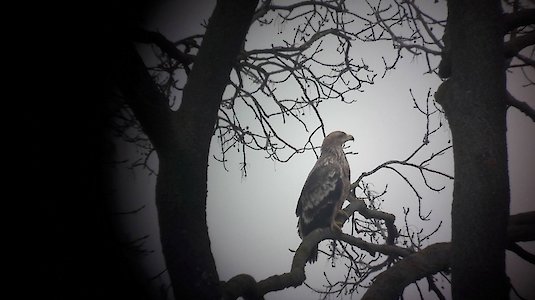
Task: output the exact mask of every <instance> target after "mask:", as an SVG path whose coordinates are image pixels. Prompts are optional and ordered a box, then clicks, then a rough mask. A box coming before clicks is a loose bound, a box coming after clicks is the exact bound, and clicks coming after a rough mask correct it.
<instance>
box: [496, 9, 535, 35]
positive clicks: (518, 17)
mask: <svg viewBox="0 0 535 300" xmlns="http://www.w3.org/2000/svg"><path fill="white" fill-rule="evenodd" d="M503 22H504V33H507V32H509V31H511V30H514V29H516V28H518V27H522V26H527V25H532V24H535V9H533V8H530V9H523V10H519V11H515V12H513V13H508V14H504V16H503Z"/></svg>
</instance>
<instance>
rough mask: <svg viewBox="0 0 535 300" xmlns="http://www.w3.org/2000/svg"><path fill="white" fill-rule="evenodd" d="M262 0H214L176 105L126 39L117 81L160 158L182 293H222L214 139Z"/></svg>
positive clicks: (168, 248) (171, 263)
mask: <svg viewBox="0 0 535 300" xmlns="http://www.w3.org/2000/svg"><path fill="white" fill-rule="evenodd" d="M257 3H258V2H257V1H249V0H239V1H235V0H221V1H218V2H217V5H216V7H215V10H214V12H213V14H212V17H211V18H210V21H209V25H208V27H207V29H206V33H205V35H204V38H203V42H202V45H201V48H200V50H199V52H198V54H197V56H196V58H195V63H194V66H193V69H192V71H191V73H190V74H189V77H188V82H187V84H186V85H185V87H184V91H183V97H182V103H181V106H180V108H179V109H178V111H176V112H174V111H171V110H170V108H169V106H168V100H167V99H166V98H165V97H164V96H163V95H162V94H161V93H160V92H159V91H158V89H157V88H156V86H155V84H154V82H152V79H151V78H150V75H149V74H148V72H147V70H146V68H145V66H144V65H143V62H142V61H141V59H140V58H139V56H138V55H137V53H135V50H134V49H133V46H132V45H126V46H123V47H122V48H123V51H122V53H121V56H120V58H118V61H119V63H120V64H121V70H120V71H119V72H120V75H119V76H118V84H119V87H120V88H121V91H122V92H123V94H124V95H125V98H126V99H127V101H128V104H129V105H130V107H131V108H132V110H133V111H134V113H135V114H136V117H137V118H138V120H139V121H140V123H141V125H142V127H143V130H144V131H145V133H146V134H147V136H148V137H149V138H150V140H151V142H152V144H153V146H154V148H155V149H156V152H157V153H158V158H159V170H158V178H157V184H156V205H157V208H158V218H159V225H160V239H161V242H162V250H163V254H164V257H165V260H166V266H167V271H168V273H169V275H170V278H171V283H172V286H173V291H174V293H175V298H177V299H219V298H220V295H221V292H220V288H219V277H218V274H217V271H216V266H215V261H214V258H213V255H212V252H211V249H210V239H209V236H208V227H207V223H206V196H207V171H208V155H209V150H210V149H209V147H210V141H211V138H212V136H213V133H214V128H215V124H216V121H217V114H218V110H219V106H220V103H221V99H222V95H223V92H224V90H225V87H226V85H227V83H228V80H229V74H230V70H231V68H232V65H233V64H234V63H235V60H236V58H237V57H238V54H239V52H240V49H241V46H242V45H243V43H244V40H245V36H246V33H247V31H248V29H249V25H250V23H251V19H252V16H253V13H254V10H255V8H256V5H257Z"/></svg>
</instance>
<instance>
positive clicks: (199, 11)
mask: <svg viewBox="0 0 535 300" xmlns="http://www.w3.org/2000/svg"><path fill="white" fill-rule="evenodd" d="M213 3H214V2H213V1H184V2H181V1H180V3H179V4H177V2H172V1H168V2H166V3H165V4H164V7H162V9H161V10H160V11H154V12H153V20H154V21H153V23H151V24H148V26H149V27H151V29H157V30H159V31H160V32H161V33H163V34H164V35H166V36H167V37H168V38H169V39H171V40H175V39H179V38H183V37H186V36H189V35H192V34H197V33H200V32H201V31H202V27H201V26H200V23H201V22H203V19H204V20H207V19H208V17H209V15H210V13H211V9H212V7H213ZM175 12H176V13H175ZM253 29H254V28H253ZM253 29H252V30H251V31H250V33H249V36H248V41H249V42H250V43H251V44H253V43H255V42H256V43H259V44H260V43H262V42H266V41H269V40H266V39H268V38H269V30H265V29H263V32H264V33H263V34H261V35H255V34H256V31H254V30H253ZM277 29H278V28H277V26H276V25H274V26H273V31H276V30H277ZM279 29H280V28H279ZM283 29H284V28H283ZM268 43H269V42H268ZM386 47H390V46H385V45H384V44H383V45H379V46H374V45H367V46H366V47H363V48H360V49H358V51H359V52H358V55H359V59H360V57H363V58H364V60H365V61H366V62H368V61H372V62H369V63H370V64H372V65H373V60H376V63H377V62H380V57H378V56H377V54H378V53H385V55H386V53H388V52H389V51H391V49H390V48H386ZM385 49H386V50H385ZM386 57H387V58H388V55H387V56H386ZM377 66H379V65H378V64H377ZM376 71H377V72H379V73H381V72H382V70H381V69H380V68H379V67H377V68H376ZM425 71H426V64H425V61H424V60H423V58H420V59H415V60H413V59H411V58H410V57H409V55H407V57H406V58H405V59H404V60H402V61H401V62H400V64H399V65H398V67H397V68H396V70H393V71H391V72H390V73H388V74H387V75H386V77H385V78H384V79H380V78H378V79H377V80H376V83H375V84H374V85H372V86H366V87H364V88H363V89H364V92H363V93H360V94H358V95H356V96H355V97H357V98H356V99H357V101H356V103H353V104H351V105H347V104H343V103H340V102H335V101H329V102H325V103H322V104H321V105H320V106H319V110H320V112H321V114H322V118H323V121H324V124H325V126H326V133H329V132H331V131H334V130H342V131H345V132H347V133H350V134H352V135H353V136H354V137H355V141H354V142H349V143H347V144H346V145H348V146H349V147H348V148H347V149H346V151H351V152H356V153H358V154H356V155H349V156H348V161H349V164H350V167H351V172H352V176H351V179H352V181H354V180H355V179H356V178H357V177H358V176H359V175H360V174H361V173H362V172H365V171H369V170H371V169H373V168H374V167H375V166H377V165H379V164H380V163H382V162H384V161H387V160H391V159H404V158H406V157H407V156H408V155H409V154H410V153H412V151H413V150H414V149H415V148H416V147H417V146H418V145H419V144H420V143H421V141H422V138H423V135H424V133H425V117H424V116H423V115H421V114H419V113H418V112H417V111H416V110H415V109H414V108H413V102H412V99H411V95H410V93H409V89H412V91H413V93H414V95H415V97H416V99H417V100H418V102H419V104H421V105H425V99H426V95H427V92H428V90H429V89H431V90H432V92H434V90H435V89H436V87H437V86H438V85H439V84H440V80H439V79H438V78H437V77H436V76H433V75H427V76H423V75H422V74H423V73H424V72H425ZM531 75H532V78H535V74H531ZM508 84H509V86H510V88H511V90H512V91H513V94H514V95H515V96H516V97H518V98H519V99H521V100H523V101H527V102H529V103H530V104H531V106H535V101H533V100H534V99H530V97H531V98H532V97H533V95H535V88H533V87H529V88H520V87H521V86H522V84H523V82H522V79H521V77H518V76H516V74H513V75H509V83H508ZM284 92H286V93H288V94H293V93H298V90H297V89H293V90H292V89H291V87H288V88H287V89H285V90H284ZM305 118H308V119H309V120H310V121H311V122H317V121H316V120H315V119H314V118H313V115H312V114H307V115H306V116H305ZM245 119H247V118H246V117H245ZM249 119H250V120H248V121H249V122H251V124H253V123H254V120H252V119H251V118H249ZM246 121H247V120H246ZM439 121H441V122H443V123H445V124H447V121H446V120H445V118H444V116H439V115H436V117H434V119H433V120H432V122H434V123H433V124H435V125H436V124H437V123H438V122H439ZM311 127H312V128H314V126H311ZM278 128H283V130H282V131H281V132H282V133H283V135H284V136H285V137H287V138H288V139H289V140H291V141H293V142H295V143H296V144H300V143H302V141H303V138H305V137H306V133H303V130H302V128H297V127H295V126H288V125H285V126H279V127H278ZM534 137H535V124H533V122H531V121H530V120H529V119H528V118H527V117H525V116H524V115H523V114H521V113H519V112H518V111H516V110H514V109H511V110H510V112H509V114H508V145H509V162H510V181H511V195H512V202H511V213H518V212H523V211H528V210H535V203H534V202H533V201H532V198H533V195H534V194H535V185H533V179H534V178H535V159H534V157H533V153H535V139H534ZM316 138H317V139H316V141H315V142H316V144H320V143H321V137H320V135H317V136H316ZM450 138H451V136H450V132H449V129H448V128H447V126H443V127H442V128H441V129H440V130H439V131H438V132H437V133H436V134H435V135H434V136H433V137H432V140H431V142H432V143H431V145H430V146H429V149H428V150H426V151H424V154H426V155H429V154H431V153H432V152H433V151H438V150H439V149H441V148H443V147H444V146H446V145H448V141H449V140H450ZM121 149H124V151H126V152H129V153H127V154H124V153H123V154H120V155H119V156H120V157H130V158H132V157H136V156H137V155H138V154H137V153H136V152H135V151H134V150H133V149H131V148H129V147H126V146H124V147H121ZM218 150H219V145H218V141H217V139H213V140H212V147H211V154H213V155H216V156H217V155H218ZM452 156H453V155H452V152H451V151H449V152H448V153H447V154H446V155H443V156H442V157H440V158H439V159H437V160H436V162H434V163H433V164H432V166H433V167H434V168H436V169H438V170H440V171H442V172H444V173H447V174H450V175H453V160H452V159H453V157H452ZM264 157H265V153H263V152H254V151H248V152H247V177H242V173H241V171H240V165H239V163H240V159H241V153H237V152H234V151H231V152H229V154H227V159H228V160H229V162H228V164H227V167H228V168H229V172H227V171H225V170H224V169H223V167H222V165H221V163H219V162H217V161H216V160H215V159H213V157H212V158H211V159H210V165H209V170H208V200H207V214H208V226H209V233H210V237H211V242H212V252H213V254H214V256H215V260H216V265H217V269H218V272H219V276H220V279H221V280H228V279H229V278H231V277H233V276H235V275H237V274H240V273H247V274H250V275H252V276H253V277H255V279H257V280H262V279H264V278H266V277H268V276H271V275H274V274H281V273H284V272H287V271H288V270H289V268H290V265H291V260H292V257H293V254H292V253H291V252H290V251H289V250H288V249H294V250H295V249H296V248H297V247H298V245H299V243H300V239H299V237H298V235H297V229H296V223H297V218H296V216H295V213H294V212H295V206H296V203H297V199H298V197H299V193H300V191H301V188H302V186H303V183H304V181H305V179H306V176H307V175H308V172H309V171H310V169H311V168H312V166H313V165H314V162H315V159H316V158H315V155H314V153H313V152H307V153H304V154H300V155H297V156H295V157H293V158H292V159H291V160H290V161H289V162H287V163H278V162H273V161H271V160H268V159H265V158H264ZM423 158H425V155H421V156H420V160H422V159H423ZM155 165H157V164H155ZM403 170H405V169H403ZM116 172H117V177H118V178H121V180H120V181H119V182H120V186H119V187H118V189H117V191H118V193H119V197H118V199H119V201H118V203H116V205H115V206H114V209H116V210H117V211H128V210H132V209H136V208H138V207H140V206H141V205H146V208H145V209H144V210H142V211H140V212H139V213H138V214H135V215H129V216H121V217H120V218H118V219H117V220H116V221H117V222H118V223H120V224H121V225H124V226H125V227H126V228H128V229H127V230H126V231H125V232H126V233H122V234H123V238H124V240H128V239H134V238H137V237H140V236H143V235H146V234H150V235H151V236H150V237H149V238H148V239H147V241H146V245H145V246H146V248H148V249H152V250H155V252H154V253H153V254H150V255H148V256H146V257H144V258H141V259H140V262H141V264H140V265H141V266H142V269H143V270H144V272H145V274H146V276H147V277H150V276H153V275H156V274H157V273H158V272H160V271H161V270H162V269H163V268H164V265H163V259H162V257H161V253H160V252H159V251H160V248H159V245H158V235H157V220H156V210H155V207H154V184H155V176H148V175H147V174H146V172H145V171H139V170H138V171H136V172H132V171H130V170H126V169H125V168H122V167H119V168H117V170H116ZM406 172H407V174H412V175H417V174H415V173H411V172H412V171H409V170H406ZM415 178H416V179H414V182H415V184H416V185H417V186H418V188H419V192H421V194H422V196H423V201H422V209H423V210H424V211H429V210H432V211H433V213H432V214H431V221H429V222H426V223H424V222H422V221H420V220H419V219H418V217H417V207H418V202H417V199H416V197H415V196H414V194H412V192H411V191H410V189H409V188H408V186H407V185H406V184H405V183H403V182H402V180H401V178H400V177H397V176H394V175H393V174H392V172H390V173H389V172H387V171H381V172H379V173H377V174H376V175H374V176H372V177H370V178H368V182H370V183H372V184H373V186H374V188H375V189H376V190H377V191H382V190H383V189H384V187H385V185H386V184H388V186H389V189H388V194H386V196H385V197H384V200H385V202H384V204H383V210H385V211H387V212H390V213H393V214H395V215H396V217H397V220H396V225H397V226H398V228H401V227H402V226H403V213H402V208H403V207H410V208H411V213H410V215H409V223H410V224H411V225H413V226H415V227H423V228H425V230H426V232H429V231H432V230H433V229H434V228H435V227H436V226H437V224H438V222H440V221H443V224H442V227H441V229H440V230H439V231H438V232H437V233H436V234H435V235H434V236H433V239H432V240H431V241H429V243H434V242H439V241H449V240H450V235H451V232H450V226H451V223H450V212H451V194H452V186H453V181H451V180H445V179H443V178H439V177H430V178H431V184H433V185H436V186H442V185H444V186H445V189H444V190H442V191H441V192H439V193H436V192H432V191H429V190H428V189H425V188H423V185H422V183H421V180H420V179H418V177H417V176H415ZM525 246H526V249H528V250H530V251H532V252H533V251H535V245H534V243H533V242H532V243H527V244H526V245H525ZM322 247H323V249H325V250H326V249H327V242H323V244H322V246H320V249H321V248H322ZM508 258H509V260H508V268H509V270H510V272H509V275H510V276H511V279H512V282H513V284H515V286H516V287H517V288H518V289H519V291H520V292H521V293H524V295H526V296H528V293H530V295H532V296H535V290H534V288H533V285H532V284H531V283H529V282H528V280H529V278H535V267H533V266H527V264H522V265H521V266H522V269H520V268H521V267H520V266H518V265H517V264H516V263H517V262H518V259H517V258H516V257H514V255H509V254H508ZM513 269H514V271H513ZM323 271H326V272H327V273H328V274H329V276H332V277H330V279H333V280H337V279H342V278H341V277H340V276H342V275H341V274H340V273H341V272H340V271H342V272H343V271H345V268H344V267H343V265H342V261H338V263H337V265H336V268H334V269H333V268H331V266H330V262H327V261H326V260H325V258H324V257H321V256H320V260H319V261H318V262H317V263H315V264H314V265H307V268H306V274H307V283H308V284H310V285H312V286H313V287H315V288H318V289H321V285H322V284H324V283H325V280H324V279H323V275H322V274H323ZM163 278H165V276H163ZM159 280H160V279H156V280H153V281H152V282H151V284H150V285H151V286H152V287H157V286H158V284H159ZM424 286H425V287H426V285H424ZM439 286H440V285H439ZM412 292H414V291H410V290H409V291H407V293H412ZM361 295H362V290H361V294H359V295H354V297H353V298H354V299H358V298H359V297H360V296H361ZM318 297H319V296H318V295H317V294H315V293H313V292H312V291H310V290H309V289H308V288H307V287H305V286H301V287H298V288H295V289H294V288H290V289H286V290H284V291H279V292H274V293H270V294H268V295H266V299H303V298H310V299H316V298H318ZM347 298H348V299H349V296H347ZM528 298H529V296H528ZM512 299H514V298H512Z"/></svg>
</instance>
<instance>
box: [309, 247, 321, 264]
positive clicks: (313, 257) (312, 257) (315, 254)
mask: <svg viewBox="0 0 535 300" xmlns="http://www.w3.org/2000/svg"><path fill="white" fill-rule="evenodd" d="M317 260H318V245H316V246H315V247H314V248H312V251H310V256H309V257H308V260H307V261H308V262H309V263H311V264H312V263H315V262H316V261H317Z"/></svg>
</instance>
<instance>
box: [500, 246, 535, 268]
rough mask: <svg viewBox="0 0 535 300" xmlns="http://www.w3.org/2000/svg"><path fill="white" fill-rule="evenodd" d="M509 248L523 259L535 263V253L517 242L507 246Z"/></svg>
mask: <svg viewBox="0 0 535 300" xmlns="http://www.w3.org/2000/svg"><path fill="white" fill-rule="evenodd" d="M507 250H510V251H511V252H514V253H515V254H516V255H518V256H519V257H520V258H522V259H523V260H525V261H527V262H529V263H530V264H534V265H535V255H534V254H532V253H529V252H528V251H526V250H525V249H524V248H522V247H520V245H519V244H517V243H510V244H509V246H508V247H507Z"/></svg>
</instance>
